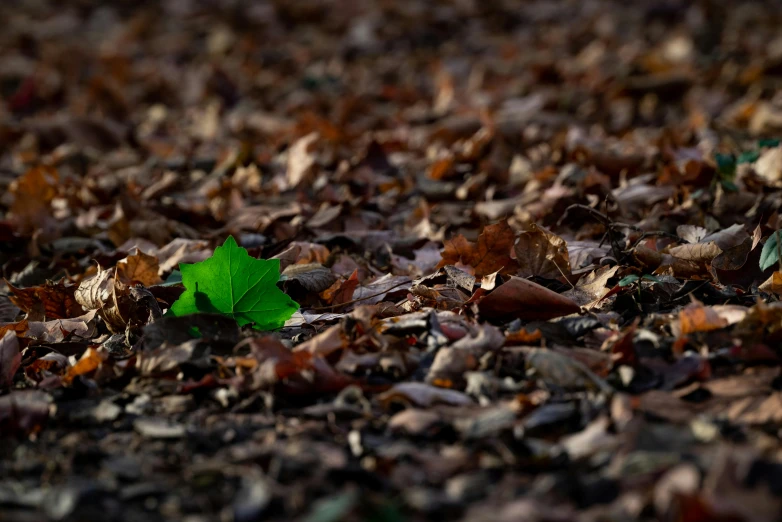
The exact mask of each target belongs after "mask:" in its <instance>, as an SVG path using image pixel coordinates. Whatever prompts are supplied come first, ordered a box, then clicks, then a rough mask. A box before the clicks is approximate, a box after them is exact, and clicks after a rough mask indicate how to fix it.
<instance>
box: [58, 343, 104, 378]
mask: <svg viewBox="0 0 782 522" xmlns="http://www.w3.org/2000/svg"><path fill="white" fill-rule="evenodd" d="M103 360H104V355H102V354H101V353H100V352H98V350H96V349H94V348H88V349H87V351H86V352H84V355H82V356H81V359H79V361H78V362H77V363H76V364H74V365H73V366H71V367H70V368H68V371H66V372H65V375H63V377H62V383H63V384H64V385H66V386H68V385H70V384H71V383H72V382H73V379H75V378H76V377H78V376H79V375H86V374H88V373H92V372H94V371H95V370H97V369H98V367H100V365H101V364H102V363H103Z"/></svg>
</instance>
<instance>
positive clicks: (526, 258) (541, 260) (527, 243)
mask: <svg viewBox="0 0 782 522" xmlns="http://www.w3.org/2000/svg"><path fill="white" fill-rule="evenodd" d="M513 249H514V251H515V253H516V261H517V262H518V263H519V271H518V273H517V274H516V275H518V276H519V277H531V276H539V277H546V278H549V279H559V278H560V277H565V278H567V277H569V276H570V257H569V255H568V248H567V243H565V240H564V239H562V238H561V237H559V236H557V235H555V234H552V233H551V232H549V231H548V230H546V229H544V228H540V227H538V226H537V225H535V224H534V223H533V224H532V227H531V228H530V230H528V231H526V232H522V233H521V234H520V235H519V239H518V241H517V242H516V244H515V245H514V247H513Z"/></svg>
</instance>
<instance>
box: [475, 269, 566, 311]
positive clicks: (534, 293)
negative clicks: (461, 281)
mask: <svg viewBox="0 0 782 522" xmlns="http://www.w3.org/2000/svg"><path fill="white" fill-rule="evenodd" d="M478 309H479V310H480V313H481V315H482V316H483V317H485V318H490V319H508V318H518V319H526V320H536V319H537V320H545V319H552V318H554V317H562V316H564V315H569V314H574V313H578V312H579V310H581V307H579V306H578V304H576V302H575V301H573V300H572V299H569V298H568V297H565V296H563V295H560V294H557V293H556V292H552V291H551V290H549V289H547V288H545V287H543V286H540V285H539V284H537V283H533V282H532V281H527V280H526V279H522V278H520V277H511V278H510V279H509V280H508V281H507V282H505V283H503V284H502V285H500V286H499V287H497V288H495V289H494V290H493V291H492V292H491V293H490V294H488V295H487V296H486V297H484V298H483V299H482V300H481V301H480V302H479V303H478Z"/></svg>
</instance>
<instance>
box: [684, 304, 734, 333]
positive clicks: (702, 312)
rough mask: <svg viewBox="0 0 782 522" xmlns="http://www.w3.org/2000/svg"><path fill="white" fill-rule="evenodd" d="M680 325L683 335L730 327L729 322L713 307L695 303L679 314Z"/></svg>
mask: <svg viewBox="0 0 782 522" xmlns="http://www.w3.org/2000/svg"><path fill="white" fill-rule="evenodd" d="M679 325H680V329H681V334H682V335H687V334H691V333H695V332H708V331H711V330H719V329H720V328H724V327H725V326H727V325H728V321H727V320H725V319H724V318H722V317H720V315H719V314H718V313H717V312H716V311H714V310H713V309H712V308H711V307H708V306H703V305H702V304H699V303H693V304H691V305H688V306H686V307H684V308H682V309H681V311H680V312H679Z"/></svg>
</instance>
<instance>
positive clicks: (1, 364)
mask: <svg viewBox="0 0 782 522" xmlns="http://www.w3.org/2000/svg"><path fill="white" fill-rule="evenodd" d="M21 363H22V354H21V352H20V351H19V340H18V339H17V338H16V334H15V333H14V332H6V333H5V335H3V336H2V337H0V390H4V389H6V388H10V387H11V386H13V384H14V375H16V370H18V369H19V365H20V364H21Z"/></svg>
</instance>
